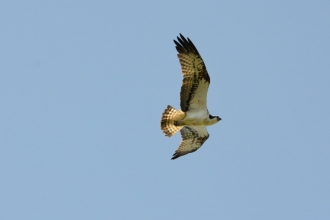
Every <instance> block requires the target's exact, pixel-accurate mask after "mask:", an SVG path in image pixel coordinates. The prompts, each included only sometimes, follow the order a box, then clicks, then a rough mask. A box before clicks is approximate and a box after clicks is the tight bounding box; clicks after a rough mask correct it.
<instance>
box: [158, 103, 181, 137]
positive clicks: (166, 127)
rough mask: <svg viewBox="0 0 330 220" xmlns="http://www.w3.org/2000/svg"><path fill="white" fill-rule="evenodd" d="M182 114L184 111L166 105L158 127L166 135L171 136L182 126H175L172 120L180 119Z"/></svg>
mask: <svg viewBox="0 0 330 220" xmlns="http://www.w3.org/2000/svg"><path fill="white" fill-rule="evenodd" d="M184 116H185V113H184V112H183V111H180V110H177V109H175V108H173V107H172V106H170V105H168V106H167V109H165V111H164V113H163V115H162V119H161V121H160V128H161V129H162V130H163V133H164V134H165V135H166V136H168V137H171V136H172V135H174V134H175V133H177V132H178V131H180V130H181V128H183V126H175V125H174V122H175V121H179V120H182V119H183V118H184Z"/></svg>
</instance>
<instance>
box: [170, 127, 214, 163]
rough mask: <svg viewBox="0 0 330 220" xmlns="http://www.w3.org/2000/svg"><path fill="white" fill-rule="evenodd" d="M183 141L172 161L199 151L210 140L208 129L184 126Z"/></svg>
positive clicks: (182, 131)
mask: <svg viewBox="0 0 330 220" xmlns="http://www.w3.org/2000/svg"><path fill="white" fill-rule="evenodd" d="M180 132H181V137H182V141H181V144H180V146H179V148H178V149H177V150H176V151H175V153H174V154H173V157H172V160H174V159H176V158H178V157H181V156H183V155H185V154H189V153H192V152H195V151H196V150H198V149H199V148H200V147H201V146H202V145H203V144H204V142H205V141H206V140H207V139H208V138H209V136H210V135H209V133H207V130H206V127H201V126H198V127H197V126H184V127H183V128H182V129H181V130H180Z"/></svg>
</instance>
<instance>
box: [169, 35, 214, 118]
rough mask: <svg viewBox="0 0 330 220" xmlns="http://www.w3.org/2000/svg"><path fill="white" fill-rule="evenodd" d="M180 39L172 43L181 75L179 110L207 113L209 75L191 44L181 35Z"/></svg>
mask: <svg viewBox="0 0 330 220" xmlns="http://www.w3.org/2000/svg"><path fill="white" fill-rule="evenodd" d="M180 37H181V38H180ZM180 37H177V38H178V41H176V40H174V43H175V44H176V50H177V51H178V58H179V61H180V64H181V69H182V75H183V81H182V86H181V93H180V99H181V102H180V105H181V110H182V111H184V112H187V111H207V106H206V96H207V90H208V88H209V85H210V77H209V74H208V73H207V70H206V67H205V64H204V61H203V59H202V57H201V56H200V54H199V52H198V51H197V49H196V47H195V45H194V44H193V42H191V40H190V39H189V38H187V39H186V38H185V37H184V36H183V35H182V34H180Z"/></svg>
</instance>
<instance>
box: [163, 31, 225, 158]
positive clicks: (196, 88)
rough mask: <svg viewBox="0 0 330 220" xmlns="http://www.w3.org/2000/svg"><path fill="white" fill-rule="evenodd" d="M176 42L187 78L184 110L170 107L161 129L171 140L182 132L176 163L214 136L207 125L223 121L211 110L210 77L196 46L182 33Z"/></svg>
mask: <svg viewBox="0 0 330 220" xmlns="http://www.w3.org/2000/svg"><path fill="white" fill-rule="evenodd" d="M174 43H175V45H176V50H177V51H178V58H179V61H180V64H181V70H182V75H183V81H182V86H181V92H180V106H181V110H177V109H175V108H173V107H172V106H170V105H168V106H167V108H166V109H165V111H164V113H163V114H162V119H161V121H160V128H161V129H162V131H163V133H164V134H165V135H166V136H168V137H171V136H173V135H174V134H175V133H177V132H178V131H180V133H181V137H182V141H181V143H180V146H179V148H178V149H177V150H176V151H175V153H174V154H173V157H172V160H174V159H176V158H178V157H181V156H183V155H185V154H188V153H192V152H195V151H196V150H198V149H199V148H200V147H201V146H202V145H203V144H204V142H205V141H206V140H207V139H208V138H209V136H210V135H209V133H208V132H207V130H206V126H210V125H214V124H216V123H217V122H219V121H220V120H221V118H220V117H219V116H212V115H211V114H210V113H209V111H208V109H207V104H206V99H207V90H208V88H209V85H210V76H209V74H208V73H207V70H206V67H205V64H204V61H203V59H202V57H201V55H200V54H199V52H198V50H197V49H196V47H195V45H194V44H193V42H192V41H191V40H190V39H189V38H187V39H186V38H185V37H184V36H183V35H182V34H180V37H177V41H176V40H174Z"/></svg>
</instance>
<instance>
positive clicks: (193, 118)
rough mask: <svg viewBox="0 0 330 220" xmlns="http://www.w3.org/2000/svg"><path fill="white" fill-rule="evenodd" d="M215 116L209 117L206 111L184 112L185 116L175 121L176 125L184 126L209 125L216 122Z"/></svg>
mask: <svg viewBox="0 0 330 220" xmlns="http://www.w3.org/2000/svg"><path fill="white" fill-rule="evenodd" d="M217 122H218V120H217V119H216V118H213V119H210V118H209V113H208V112H207V111H199V112H196V111H195V112H190V111H189V112H186V116H185V118H183V119H182V120H180V121H178V122H177V125H180V126H182V125H185V126H210V125H214V124H215V123H217Z"/></svg>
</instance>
